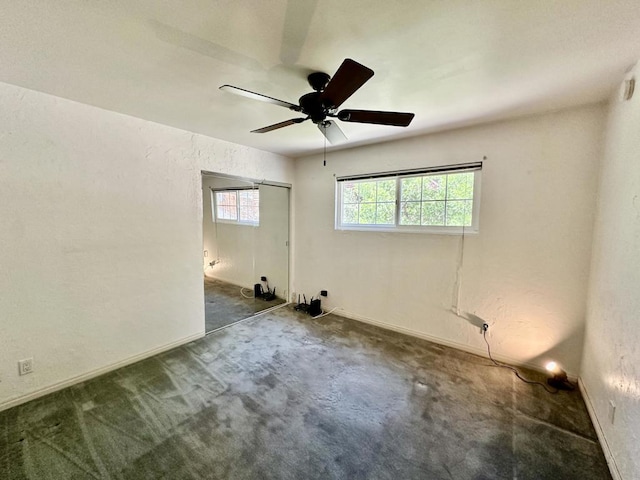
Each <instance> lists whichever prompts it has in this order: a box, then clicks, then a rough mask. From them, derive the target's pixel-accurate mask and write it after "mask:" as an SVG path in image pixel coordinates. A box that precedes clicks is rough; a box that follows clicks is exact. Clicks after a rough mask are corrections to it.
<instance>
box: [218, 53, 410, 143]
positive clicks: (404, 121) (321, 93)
mask: <svg viewBox="0 0 640 480" xmlns="http://www.w3.org/2000/svg"><path fill="white" fill-rule="evenodd" d="M371 77H373V70H371V69H370V68H367V67H365V66H364V65H361V64H359V63H358V62H356V61H354V60H351V59H350V58H347V59H345V60H344V62H342V65H340V68H338V71H337V72H336V73H335V75H334V76H333V78H332V77H330V76H329V75H328V74H326V73H324V72H314V73H311V74H310V75H309V76H308V77H307V80H308V82H309V85H311V88H313V90H314V91H313V92H311V93H307V94H305V95H303V96H302V97H300V100H298V103H299V105H295V104H293V103H289V102H285V101H284V100H278V99H277V98H273V97H268V96H266V95H262V94H260V93H255V92H251V91H249V90H245V89H243V88H238V87H234V86H232V85H223V86H221V87H220V90H224V91H226V92H230V93H235V94H236V95H242V96H244V97H248V98H253V99H254V100H261V101H263V102H267V103H271V104H273V105H279V106H281V107H285V108H288V109H289V110H293V111H295V112H300V113H302V114H303V115H306V117H298V118H292V119H290V120H285V121H284V122H280V123H275V124H273V125H269V126H268V127H263V128H259V129H257V130H252V131H251V132H252V133H267V132H271V131H272V130H277V129H278V128H282V127H288V126H289V125H293V124H296V123H302V122H304V121H306V120H311V121H312V122H313V123H315V124H316V125H317V126H318V128H319V129H320V131H321V132H322V134H323V135H324V136H325V137H326V139H327V140H328V141H329V142H330V143H338V142H340V141H343V140H346V139H347V137H346V136H345V134H344V133H343V132H342V130H341V129H340V127H339V126H338V125H337V124H336V122H334V121H332V120H328V118H337V119H339V120H342V121H343V122H356V123H374V124H378V125H393V126H397V127H406V126H408V125H409V124H410V123H411V120H413V117H414V116H415V115H414V114H413V113H403V112H381V111H376V110H340V111H338V107H339V106H340V105H342V103H343V102H344V101H345V100H347V99H348V98H349V97H350V96H351V95H353V93H354V92H355V91H356V90H358V89H359V88H360V87H362V85H364V84H365V83H366V82H367V80H369V79H370V78H371Z"/></svg>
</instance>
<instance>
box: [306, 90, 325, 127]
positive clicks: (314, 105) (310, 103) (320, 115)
mask: <svg viewBox="0 0 640 480" xmlns="http://www.w3.org/2000/svg"><path fill="white" fill-rule="evenodd" d="M320 96H321V92H311V93H307V94H306V95H303V96H301V97H300V106H301V107H302V113H304V114H306V115H309V118H311V121H312V122H313V123H319V122H322V121H323V120H324V119H326V118H327V113H328V110H327V108H326V107H325V106H324V103H323V101H322V99H321V98H320Z"/></svg>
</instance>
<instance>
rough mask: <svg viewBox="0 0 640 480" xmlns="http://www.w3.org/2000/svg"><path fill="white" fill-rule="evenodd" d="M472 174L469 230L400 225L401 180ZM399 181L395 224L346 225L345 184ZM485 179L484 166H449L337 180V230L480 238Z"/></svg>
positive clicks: (440, 226) (435, 226)
mask: <svg viewBox="0 0 640 480" xmlns="http://www.w3.org/2000/svg"><path fill="white" fill-rule="evenodd" d="M465 172H473V173H474V177H473V178H474V179H473V204H472V211H471V225H469V226H444V225H401V224H400V185H401V182H400V180H401V179H403V178H412V177H425V176H429V175H447V174H455V173H465ZM390 179H395V181H396V200H395V224H393V225H371V224H357V225H355V224H343V223H342V211H343V208H342V207H343V195H344V192H343V185H344V184H345V183H346V182H360V181H361V182H367V181H374V180H390ZM481 179H482V163H474V164H464V165H449V166H440V167H430V168H424V169H419V170H418V169H416V170H404V171H399V172H387V173H374V174H364V175H357V176H356V175H354V176H351V177H338V178H337V179H336V192H335V198H336V209H335V229H336V230H347V231H348V230H355V231H370V232H399V233H402V232H405V233H430V234H445V235H461V234H465V235H466V234H477V233H478V232H479V231H480V188H481V183H482V182H481Z"/></svg>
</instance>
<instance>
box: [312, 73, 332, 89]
mask: <svg viewBox="0 0 640 480" xmlns="http://www.w3.org/2000/svg"><path fill="white" fill-rule="evenodd" d="M329 80H331V77H330V76H329V74H327V73H324V72H314V73H310V74H309V75H307V81H308V82H309V85H311V88H313V89H314V90H315V91H316V92H321V91H322V90H324V87H326V86H327V83H329Z"/></svg>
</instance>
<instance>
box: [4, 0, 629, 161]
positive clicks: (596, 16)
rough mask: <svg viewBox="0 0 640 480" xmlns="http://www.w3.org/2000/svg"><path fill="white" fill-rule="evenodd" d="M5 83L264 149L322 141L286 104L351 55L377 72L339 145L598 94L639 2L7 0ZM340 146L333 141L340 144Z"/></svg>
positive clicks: (617, 60) (614, 74)
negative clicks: (397, 122)
mask: <svg viewBox="0 0 640 480" xmlns="http://www.w3.org/2000/svg"><path fill="white" fill-rule="evenodd" d="M0 18H2V24H3V25H2V29H0V64H1V65H2V67H1V68H0V81H4V82H7V83H12V84H16V85H20V86H24V87H27V88H31V89H34V90H39V91H43V92H47V93H50V94H53V95H58V96H61V97H65V98H69V99H72V100H76V101H79V102H83V103H87V104H90V105H96V106H99V107H102V108H105V109H108V110H113V111H117V112H122V113H126V114H129V115H133V116H136V117H140V118H144V119H147V120H152V121H155V122H159V123H163V124H166V125H171V126H174V127H178V128H182V129H185V130H190V131H193V132H198V133H202V134H206V135H210V136H212V137H217V138H221V139H224V140H228V141H231V142H235V143H239V144H243V145H249V146H252V147H256V148H259V149H263V150H268V151H272V152H277V153H282V154H286V155H291V156H300V155H304V154H307V153H312V152H316V151H318V150H321V149H322V147H323V145H324V138H323V136H322V135H321V133H320V132H319V131H318V130H317V129H316V128H315V126H314V125H313V124H312V123H311V122H305V123H303V124H299V125H292V126H290V127H286V128H283V129H280V130H277V131H273V132H270V133H265V134H255V133H249V131H250V130H253V129H256V128H260V127H264V126H267V125H270V124H272V123H277V122H280V121H283V120H287V119H289V118H293V117H296V116H298V114H296V113H295V112H291V111H288V110H287V109H285V108H282V107H278V106H274V105H270V104H266V103H262V102H258V101H255V100H250V99H247V98H244V97H239V96H235V95H231V94H229V93H226V92H223V91H220V90H218V87H219V86H220V85H223V84H232V85H235V86H238V87H242V88H245V89H249V90H253V91H256V92H260V93H263V94H265V95H268V96H272V97H276V98H279V99H282V100H286V101H289V102H292V103H297V99H298V97H300V96H301V95H303V94H304V93H308V92H310V91H311V88H310V87H309V86H308V84H307V81H306V75H307V74H308V73H310V72H312V71H317V70H322V71H325V72H327V73H329V74H330V75H332V74H333V73H334V72H335V70H336V69H337V68H338V66H339V65H340V63H341V62H342V60H343V59H344V58H346V57H349V58H353V59H354V60H356V61H358V62H360V63H362V64H364V65H366V66H368V67H370V68H371V69H373V70H374V71H375V76H374V77H373V78H372V79H371V80H369V82H368V83H366V84H365V85H364V86H363V87H362V88H361V89H360V90H358V91H357V92H356V93H355V94H354V95H353V96H352V97H351V98H350V99H348V100H347V101H346V102H345V103H344V104H343V105H342V107H343V108H355V109H372V110H393V111H408V112H414V113H415V114H416V117H415V119H414V121H413V123H412V124H411V126H409V127H408V128H400V127H389V126H380V125H362V124H354V123H344V122H342V123H340V126H341V128H342V129H343V131H344V132H345V134H346V135H347V136H348V137H349V141H348V142H347V144H346V146H353V145H358V144H363V143H371V142H377V141H384V140H389V139H392V138H397V137H399V136H412V135H418V134H422V133H426V132H430V131H436V130H443V129H447V128H453V127H456V126H462V125H470V124H474V123H480V122H485V121H489V120H495V119H500V118H508V117H512V116H518V115H523V114H529V113H534V112H541V111H547V110H552V109H558V108H563V107H568V106H572V105H579V104H584V103H590V102H595V101H599V100H602V99H604V98H606V97H607V96H608V95H609V94H610V93H611V92H612V90H613V89H614V88H616V86H617V85H618V83H619V81H620V79H621V77H622V75H623V74H624V72H625V71H626V69H627V68H628V67H630V66H631V65H632V64H633V63H634V62H635V61H636V60H638V59H639V58H640V1H638V0H628V1H622V0H562V1H559V0H546V1H545V0H536V1H526V0H493V1H490V0H475V1H472V0H465V1H454V0H447V1H445V0H432V1H427V0H402V1H400V0H369V1H365V0H350V1H345V0H268V1H267V0H260V1H259V0H164V1H161V2H160V1H158V0H110V1H100V0H75V1H71V0H57V1H53V0H49V1H47V0H40V1H25V0H3V1H2V2H0ZM344 146H345V145H342V147H344Z"/></svg>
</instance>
